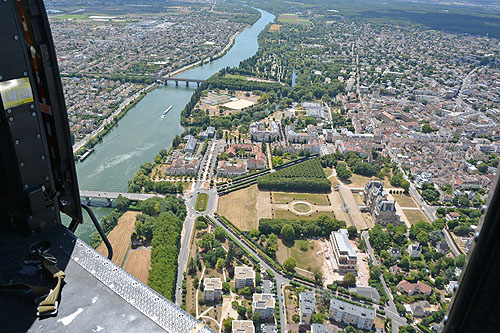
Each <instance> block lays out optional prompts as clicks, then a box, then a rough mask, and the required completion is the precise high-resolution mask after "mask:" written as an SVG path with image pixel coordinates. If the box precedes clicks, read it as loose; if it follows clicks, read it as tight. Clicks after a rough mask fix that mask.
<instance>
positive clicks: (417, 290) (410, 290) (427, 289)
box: [397, 280, 432, 296]
mask: <svg viewBox="0 0 500 333" xmlns="http://www.w3.org/2000/svg"><path fill="white" fill-rule="evenodd" d="M397 288H398V290H399V291H400V292H401V293H405V294H407V295H408V296H413V295H415V294H422V295H425V296H429V295H430V294H431V292H432V287H431V286H429V285H428V284H425V283H424V282H422V281H418V282H417V283H411V282H408V281H406V280H402V281H401V282H399V283H398V286H397Z"/></svg>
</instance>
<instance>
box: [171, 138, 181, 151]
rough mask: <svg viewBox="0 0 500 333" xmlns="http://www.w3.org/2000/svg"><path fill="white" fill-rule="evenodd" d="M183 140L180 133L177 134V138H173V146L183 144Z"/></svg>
mask: <svg viewBox="0 0 500 333" xmlns="http://www.w3.org/2000/svg"><path fill="white" fill-rule="evenodd" d="M181 142H182V140H181V137H180V136H179V135H176V136H175V138H174V139H173V140H172V147H173V148H177V147H178V146H179V145H180V144H181Z"/></svg>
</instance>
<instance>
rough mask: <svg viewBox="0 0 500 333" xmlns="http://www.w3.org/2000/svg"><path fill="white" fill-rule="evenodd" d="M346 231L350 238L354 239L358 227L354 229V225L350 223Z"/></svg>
mask: <svg viewBox="0 0 500 333" xmlns="http://www.w3.org/2000/svg"><path fill="white" fill-rule="evenodd" d="M347 232H348V233H349V238H350V239H354V238H356V237H357V236H358V229H356V227H355V226H353V225H351V226H350V227H349V228H347Z"/></svg>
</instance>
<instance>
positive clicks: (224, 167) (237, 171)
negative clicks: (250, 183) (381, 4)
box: [217, 160, 247, 178]
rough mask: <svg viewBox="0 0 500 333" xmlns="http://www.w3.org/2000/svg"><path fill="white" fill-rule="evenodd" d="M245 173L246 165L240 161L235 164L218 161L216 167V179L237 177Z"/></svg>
mask: <svg viewBox="0 0 500 333" xmlns="http://www.w3.org/2000/svg"><path fill="white" fill-rule="evenodd" d="M246 173H247V164H246V163H245V162H244V161H242V160H237V161H236V164H234V163H232V162H230V161H219V164H218V165H217V176H218V177H228V178H233V177H238V176H243V175H244V174H246Z"/></svg>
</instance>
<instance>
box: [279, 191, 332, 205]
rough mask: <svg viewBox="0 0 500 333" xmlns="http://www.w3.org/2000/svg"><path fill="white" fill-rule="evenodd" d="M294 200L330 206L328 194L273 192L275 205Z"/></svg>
mask: <svg viewBox="0 0 500 333" xmlns="http://www.w3.org/2000/svg"><path fill="white" fill-rule="evenodd" d="M293 200H307V201H309V202H310V203H312V204H316V205H329V204H330V203H329V202H328V197H327V196H326V194H310V193H294V192H290V193H285V192H273V203H275V204H284V203H289V202H290V201H293Z"/></svg>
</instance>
